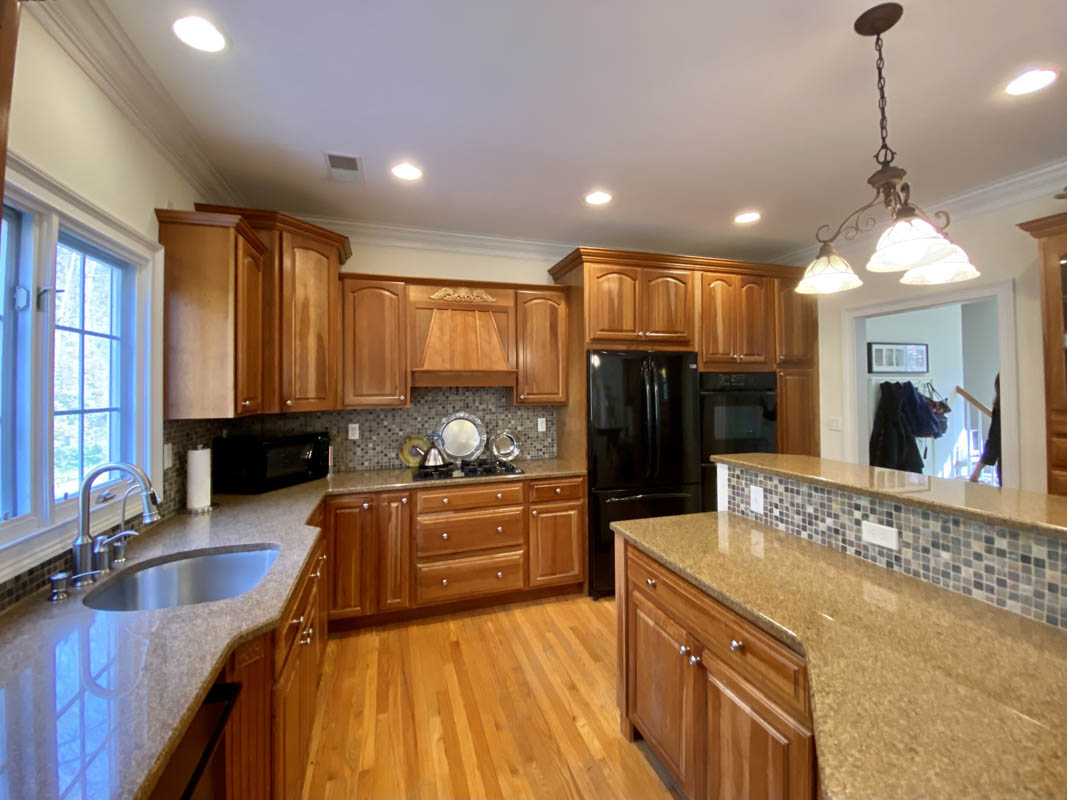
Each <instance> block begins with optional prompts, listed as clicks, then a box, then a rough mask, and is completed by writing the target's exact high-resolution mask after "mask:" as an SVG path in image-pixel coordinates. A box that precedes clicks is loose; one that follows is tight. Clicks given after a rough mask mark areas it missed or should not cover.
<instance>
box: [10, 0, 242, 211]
mask: <svg viewBox="0 0 1067 800" xmlns="http://www.w3.org/2000/svg"><path fill="white" fill-rule="evenodd" d="M23 8H24V10H25V11H27V12H28V13H30V14H32V15H33V17H34V19H36V20H37V21H38V22H39V23H40V24H41V26H42V27H44V29H45V30H46V31H47V32H48V33H49V34H50V35H51V36H52V38H53V39H55V40H56V42H57V43H58V44H59V46H60V47H62V48H63V50H64V51H65V52H66V53H67V55H69V56H70V57H71V59H72V60H73V61H74V63H75V64H77V65H78V66H79V67H80V68H81V69H82V70H83V71H84V72H85V74H86V75H88V76H89V78H90V80H92V81H93V83H95V84H96V85H97V86H98V87H100V89H101V90H102V91H103V92H104V94H105V95H107V97H108V99H110V100H111V102H113V103H114V104H115V105H116V106H117V107H118V108H119V110H120V111H121V112H122V113H123V114H124V115H125V116H126V117H127V118H128V119H129V120H130V122H132V123H133V125H134V126H135V127H136V128H137V129H138V130H139V131H140V132H141V133H142V134H144V135H145V137H146V138H147V139H148V141H149V142H151V143H152V145H153V146H154V147H155V148H156V149H157V150H158V151H159V152H160V154H161V155H163V157H164V158H166V159H167V161H169V162H170V163H171V164H172V165H173V166H174V168H175V169H177V170H178V172H179V173H180V174H181V175H182V177H184V178H185V179H186V180H187V181H189V183H190V184H192V186H193V188H194V189H195V190H196V192H197V193H198V194H199V195H200V196H201V197H202V198H204V199H210V200H214V201H216V202H229V203H240V202H241V198H240V197H239V196H238V195H237V193H236V192H234V190H233V188H232V187H231V186H230V185H229V184H228V183H227V182H226V179H225V178H223V177H222V174H221V173H220V172H219V171H218V170H217V169H216V168H215V165H214V164H212V163H211V160H210V159H209V158H208V157H207V155H206V154H205V153H204V149H203V146H202V144H201V140H200V138H199V136H198V135H197V133H196V131H195V130H194V129H193V126H192V124H191V123H190V122H189V120H188V119H187V118H186V116H185V115H184V114H183V113H182V111H181V109H179V108H178V105H177V104H176V103H175V102H174V100H173V98H171V96H170V94H169V93H168V92H167V90H166V88H164V86H163V84H162V83H160V81H159V79H158V78H157V77H156V76H155V73H153V72H152V69H151V67H149V66H148V63H147V62H146V61H145V60H144V58H143V57H142V56H141V53H140V51H139V50H138V49H137V46H136V45H134V43H133V42H132V41H131V40H130V38H129V37H128V36H127V35H126V31H125V30H124V29H123V27H122V25H121V24H120V23H119V21H118V20H117V19H115V17H114V15H113V14H112V13H111V11H110V10H109V9H108V7H107V5H106V4H105V3H104V2H103V0H78V2H74V3H23Z"/></svg>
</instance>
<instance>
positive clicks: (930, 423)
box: [882, 381, 944, 439]
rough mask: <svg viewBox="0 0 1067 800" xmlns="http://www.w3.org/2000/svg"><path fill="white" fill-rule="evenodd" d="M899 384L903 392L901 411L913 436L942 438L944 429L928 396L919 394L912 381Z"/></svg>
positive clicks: (931, 385)
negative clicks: (927, 399) (931, 406)
mask: <svg viewBox="0 0 1067 800" xmlns="http://www.w3.org/2000/svg"><path fill="white" fill-rule="evenodd" d="M882 385H883V386H884V385H885V384H882ZM897 386H898V387H900V392H901V411H902V412H903V413H904V421H905V422H906V423H907V425H908V430H909V431H911V434H912V436H915V437H928V438H931V439H940V438H941V436H942V435H944V431H943V430H941V425H940V423H939V422H938V420H937V417H936V416H934V411H933V409H932V408H930V404H929V403H927V402H926V398H925V397H923V396H922V395H921V394H919V390H918V389H917V388H916V387H915V385H914V384H913V383H912V382H911V381H905V382H904V383H898V384H897ZM930 387H931V388H933V384H930Z"/></svg>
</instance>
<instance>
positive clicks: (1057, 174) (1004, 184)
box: [773, 158, 1067, 264]
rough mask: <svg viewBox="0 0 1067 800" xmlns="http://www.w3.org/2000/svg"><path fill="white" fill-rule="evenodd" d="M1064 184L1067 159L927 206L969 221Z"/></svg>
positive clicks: (812, 248)
mask: <svg viewBox="0 0 1067 800" xmlns="http://www.w3.org/2000/svg"><path fill="white" fill-rule="evenodd" d="M1065 183H1067V158H1061V159H1059V160H1057V161H1050V162H1048V163H1047V164H1042V165H1041V166H1038V167H1034V168H1033V169H1029V170H1025V171H1024V172H1018V173H1016V174H1015V175H1009V176H1008V177H1007V178H1002V179H1001V180H998V181H993V182H991V183H987V184H984V185H982V186H976V187H975V188H973V189H968V190H967V191H965V192H960V193H958V194H954V195H950V196H949V197H946V198H944V199H942V200H939V201H938V202H936V203H929V204H924V206H925V207H926V208H932V209H944V210H945V211H947V212H948V213H949V215H950V216H951V218H952V219H953V220H961V219H969V218H971V217H980V216H982V215H983V214H989V213H992V212H994V211H1000V210H1001V209H1004V208H1011V207H1012V206H1017V205H1021V204H1022V203H1026V202H1029V201H1030V200H1036V199H1038V198H1040V197H1045V196H1049V195H1052V194H1054V193H1055V192H1057V191H1060V190H1061V189H1063V186H1064V184H1065ZM869 235H870V234H869V233H868V234H864V235H863V236H860V237H857V239H858V240H860V241H862V240H863V239H864V238H866V237H867V236H869ZM818 252H819V245H818V244H812V245H806V246H804V247H798V248H796V249H795V250H790V251H788V252H786V253H782V254H781V255H778V256H776V257H775V258H774V259H773V260H774V261H775V262H777V263H779V264H807V263H809V262H810V261H811V260H812V259H814V258H815V256H816V254H817V253H818Z"/></svg>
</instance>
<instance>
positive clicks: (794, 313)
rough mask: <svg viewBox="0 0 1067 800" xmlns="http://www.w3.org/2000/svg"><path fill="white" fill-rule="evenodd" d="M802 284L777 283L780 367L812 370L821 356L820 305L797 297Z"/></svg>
mask: <svg viewBox="0 0 1067 800" xmlns="http://www.w3.org/2000/svg"><path fill="white" fill-rule="evenodd" d="M798 282H799V281H797V280H792V279H783V278H776V279H775V281H774V295H775V320H774V327H775V331H776V349H777V353H778V358H777V364H778V366H780V367H806V368H809V369H810V368H813V367H814V366H815V365H816V363H817V361H818V356H819V304H818V301H817V300H816V298H815V297H813V296H812V295H806V294H797V292H796V288H797V283H798Z"/></svg>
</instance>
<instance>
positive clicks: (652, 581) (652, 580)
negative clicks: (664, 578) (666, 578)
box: [645, 578, 656, 589]
mask: <svg viewBox="0 0 1067 800" xmlns="http://www.w3.org/2000/svg"><path fill="white" fill-rule="evenodd" d="M645 583H647V584H648V585H649V586H651V587H652V588H653V589H655V588H656V579H655V578H645Z"/></svg>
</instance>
